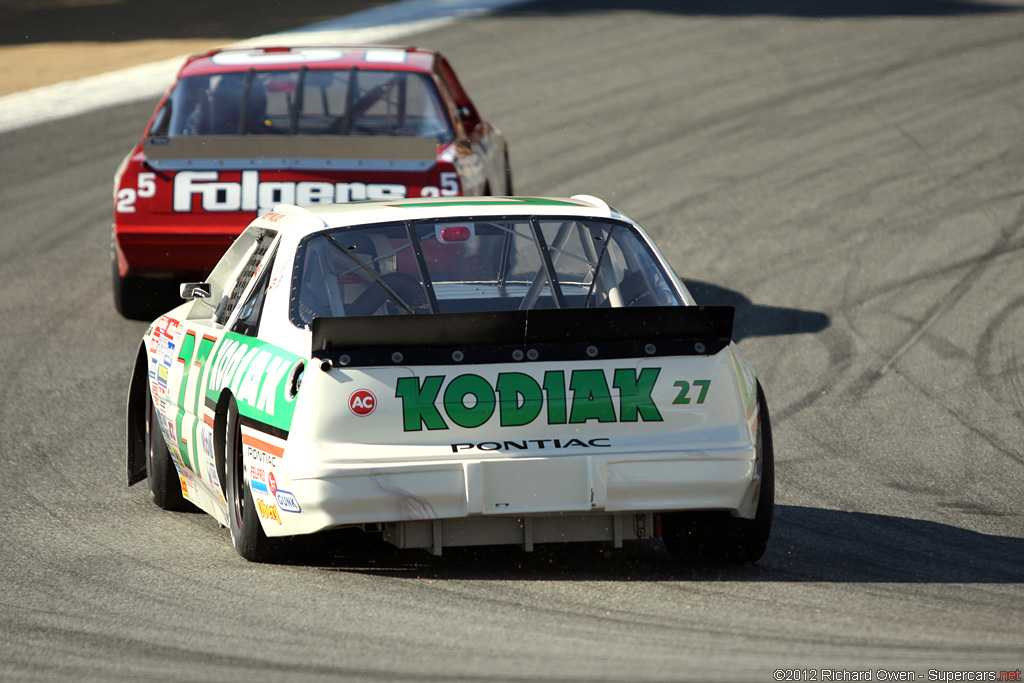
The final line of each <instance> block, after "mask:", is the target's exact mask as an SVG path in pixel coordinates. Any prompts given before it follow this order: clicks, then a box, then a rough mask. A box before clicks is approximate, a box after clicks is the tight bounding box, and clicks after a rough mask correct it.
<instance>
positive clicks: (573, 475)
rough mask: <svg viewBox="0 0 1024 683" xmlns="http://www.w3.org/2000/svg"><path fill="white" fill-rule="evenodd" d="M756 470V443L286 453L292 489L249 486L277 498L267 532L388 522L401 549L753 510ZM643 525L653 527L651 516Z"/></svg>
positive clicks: (546, 536) (281, 468) (281, 477)
mask: <svg viewBox="0 0 1024 683" xmlns="http://www.w3.org/2000/svg"><path fill="white" fill-rule="evenodd" d="M291 454H292V452H291V451H290V452H289V458H286V460H287V459H290V456H291ZM296 460H298V458H296ZM292 462H295V460H292ZM755 468H756V460H755V451H754V448H753V446H750V447H747V448H735V449H720V450H701V451H691V452H682V453H679V452H676V453H671V454H668V453H644V454H634V455H614V454H611V455H603V456H582V455H581V456H561V457H543V458H539V457H521V458H502V459H494V460H454V461H443V462H432V463H426V462H423V463H405V464H386V465H382V466H372V467H371V466H351V467H343V468H338V469H337V470H335V471H333V472H331V473H325V472H324V471H323V470H322V469H321V470H319V472H317V473H316V474H317V476H316V477H307V476H305V474H304V473H303V472H301V471H300V469H299V468H295V467H289V466H288V463H285V462H281V463H280V464H279V465H278V466H277V467H276V469H275V475H276V483H277V485H279V486H280V487H281V488H282V489H285V491H284V496H285V499H284V500H283V501H282V498H281V496H280V495H276V496H274V497H269V492H268V494H262V493H261V492H260V491H259V490H258V489H254V491H253V492H254V495H255V496H256V498H257V500H259V499H260V497H261V495H267V496H268V497H267V498H266V499H265V501H264V505H265V506H272V505H275V504H276V505H277V512H278V514H277V515H276V518H275V516H274V515H273V514H269V515H266V516H265V517H264V520H263V521H264V530H265V531H266V533H267V535H268V536H283V535H298V534H308V533H314V532H317V531H320V530H323V529H328V528H331V527H335V526H343V525H358V524H383V525H384V528H385V531H386V535H389V536H390V538H389V540H391V541H392V542H394V543H396V545H400V546H402V547H431V546H437V547H439V544H440V542H441V541H440V540H439V539H441V538H443V537H447V540H446V541H445V542H444V544H446V545H477V544H492V543H495V544H496V543H508V542H515V543H526V536H524V535H522V534H525V531H524V532H522V533H521V532H519V531H517V529H525V524H526V523H524V522H523V520H526V519H529V520H534V521H533V522H531V525H533V526H534V527H535V529H536V530H537V531H536V533H538V534H541V540H537V541H536V542H544V541H546V540H550V539H551V537H552V536H554V537H556V538H559V539H560V540H565V541H573V540H613V539H614V540H619V539H620V538H635V537H638V536H630V535H629V533H628V531H627V532H622V530H621V529H620V530H619V533H618V535H615V533H613V532H614V530H615V529H614V528H615V526H616V525H619V526H620V527H625V528H627V529H628V528H635V527H636V525H637V522H636V518H635V515H637V514H643V513H652V512H663V511H674V510H727V511H729V512H731V513H733V514H734V515H737V516H740V517H746V518H752V517H753V516H754V512H755V506H756V492H757V483H758V482H757V480H756V478H755ZM310 473H311V472H310ZM282 502H283V504H281V503H282ZM268 510H269V508H268ZM551 518H561V519H562V522H564V523H556V522H552V521H551ZM545 519H546V520H547V521H541V520H545ZM435 520H436V521H442V522H443V523H444V524H443V525H440V526H439V525H435V524H433V523H432V522H433V521H435ZM474 520H475V521H474ZM486 520H491V521H486ZM501 520H504V521H501ZM640 526H641V527H642V528H646V529H651V528H652V526H651V524H650V522H647V523H640ZM599 529H604V531H599ZM609 533H612V535H611V536H607V538H605V536H604V535H607V534H609ZM595 534H596V536H595ZM602 534H604V535H602ZM641 537H642V536H641ZM517 538H518V539H519V540H515V539H517ZM509 539H512V540H509Z"/></svg>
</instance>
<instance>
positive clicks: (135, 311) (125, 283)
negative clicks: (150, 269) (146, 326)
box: [112, 259, 150, 320]
mask: <svg viewBox="0 0 1024 683" xmlns="http://www.w3.org/2000/svg"><path fill="white" fill-rule="evenodd" d="M112 277H113V286H114V308H116V309H117V312H118V313H120V314H121V317H123V318H128V319H129V320H145V319H146V318H147V316H149V308H150V307H149V306H148V305H146V298H147V297H146V291H145V286H144V282H143V281H142V279H141V278H137V277H131V276H127V277H122V275H121V273H119V272H118V270H117V259H114V260H113V273H112Z"/></svg>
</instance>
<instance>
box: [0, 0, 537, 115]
mask: <svg viewBox="0 0 1024 683" xmlns="http://www.w3.org/2000/svg"><path fill="white" fill-rule="evenodd" d="M522 2H524V0H402V1H401V2H395V3H391V4H388V5H382V6H380V7H374V8H372V9H368V10H364V11H362V12H357V13H355V14H349V15H346V16H342V17H338V18H337V19H330V20H328V21H323V22H319V23H316V24H310V25H309V26H304V27H302V28H299V29H295V30H292V31H287V32H283V33H271V34H268V35H265V36H258V37H256V38H250V39H248V40H243V41H240V42H238V43H233V44H232V45H231V47H255V46H261V45H267V46H269V45H287V46H291V45H344V44H348V45H379V44H382V43H387V42H388V41H394V40H397V39H399V38H402V37H404V36H409V35H413V34H415V33H423V32H425V31H431V30H433V29H436V28H440V27H442V26H446V25H448V24H452V23H455V22H456V21H459V20H460V19H467V18H471V17H478V16H483V15H485V14H490V13H491V12H496V11H498V10H500V9H503V8H505V7H511V6H513V5H518V4H521V3H522ZM186 56H187V55H182V56H180V57H174V58H171V59H165V60H163V61H160V62H152V63H150V64H142V65H140V66H133V67H130V68H127V69H121V70H119V71H111V72H109V73H105V74H100V75H99V76H90V77H89V78H83V79H81V80H77V81H65V82H64V83H55V84H54V85H46V86H43V87H41V88H34V89H32V90H26V91H24V92H19V93H14V94H12V95H7V96H5V97H0V133H4V132H7V131H11V130H16V129H18V128H24V127H26V126H32V125H36V124H39V123H45V122H47V121H56V120H59V119H63V118H67V117H69V116H77V115H79V114H85V113H86V112H90V111H95V110H97V109H103V108H104V107H111V106H115V105H118V104H127V103H129V102H137V101H139V100H145V99H150V98H153V97H159V96H160V95H162V94H163V92H164V91H165V90H167V88H168V87H170V85H171V83H173V82H174V78H175V76H177V74H178V69H180V68H181V65H182V63H183V62H184V60H185V57H186Z"/></svg>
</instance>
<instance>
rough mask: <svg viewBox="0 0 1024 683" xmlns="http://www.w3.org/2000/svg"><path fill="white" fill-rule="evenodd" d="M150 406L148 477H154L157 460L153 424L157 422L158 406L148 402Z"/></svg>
mask: <svg viewBox="0 0 1024 683" xmlns="http://www.w3.org/2000/svg"><path fill="white" fill-rule="evenodd" d="M146 403H148V404H149V414H148V415H147V416H146V476H149V477H151V476H153V473H154V472H156V458H155V457H154V456H153V422H154V421H155V413H156V406H154V405H153V401H152V400H149V401H146Z"/></svg>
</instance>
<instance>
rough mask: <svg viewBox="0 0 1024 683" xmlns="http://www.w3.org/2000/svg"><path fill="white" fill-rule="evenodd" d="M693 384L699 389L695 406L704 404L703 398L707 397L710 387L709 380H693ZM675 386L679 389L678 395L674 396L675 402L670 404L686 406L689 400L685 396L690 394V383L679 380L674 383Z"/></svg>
mask: <svg viewBox="0 0 1024 683" xmlns="http://www.w3.org/2000/svg"><path fill="white" fill-rule="evenodd" d="M693 384H694V385H695V386H699V387H700V394H699V395H698V396H697V404H698V405H699V404H701V403H703V402H704V397H706V396H707V395H708V388H710V387H711V380H709V379H695V380H693ZM675 386H677V387H679V395H678V396H676V400H674V401H672V404H673V405H676V404H683V405H686V404H687V403H689V402H690V399H689V398H688V397H687V396H686V395H687V394H688V393H690V383H689V382H687V381H686V380H682V379H681V380H679V381H678V382H676V383H675Z"/></svg>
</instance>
